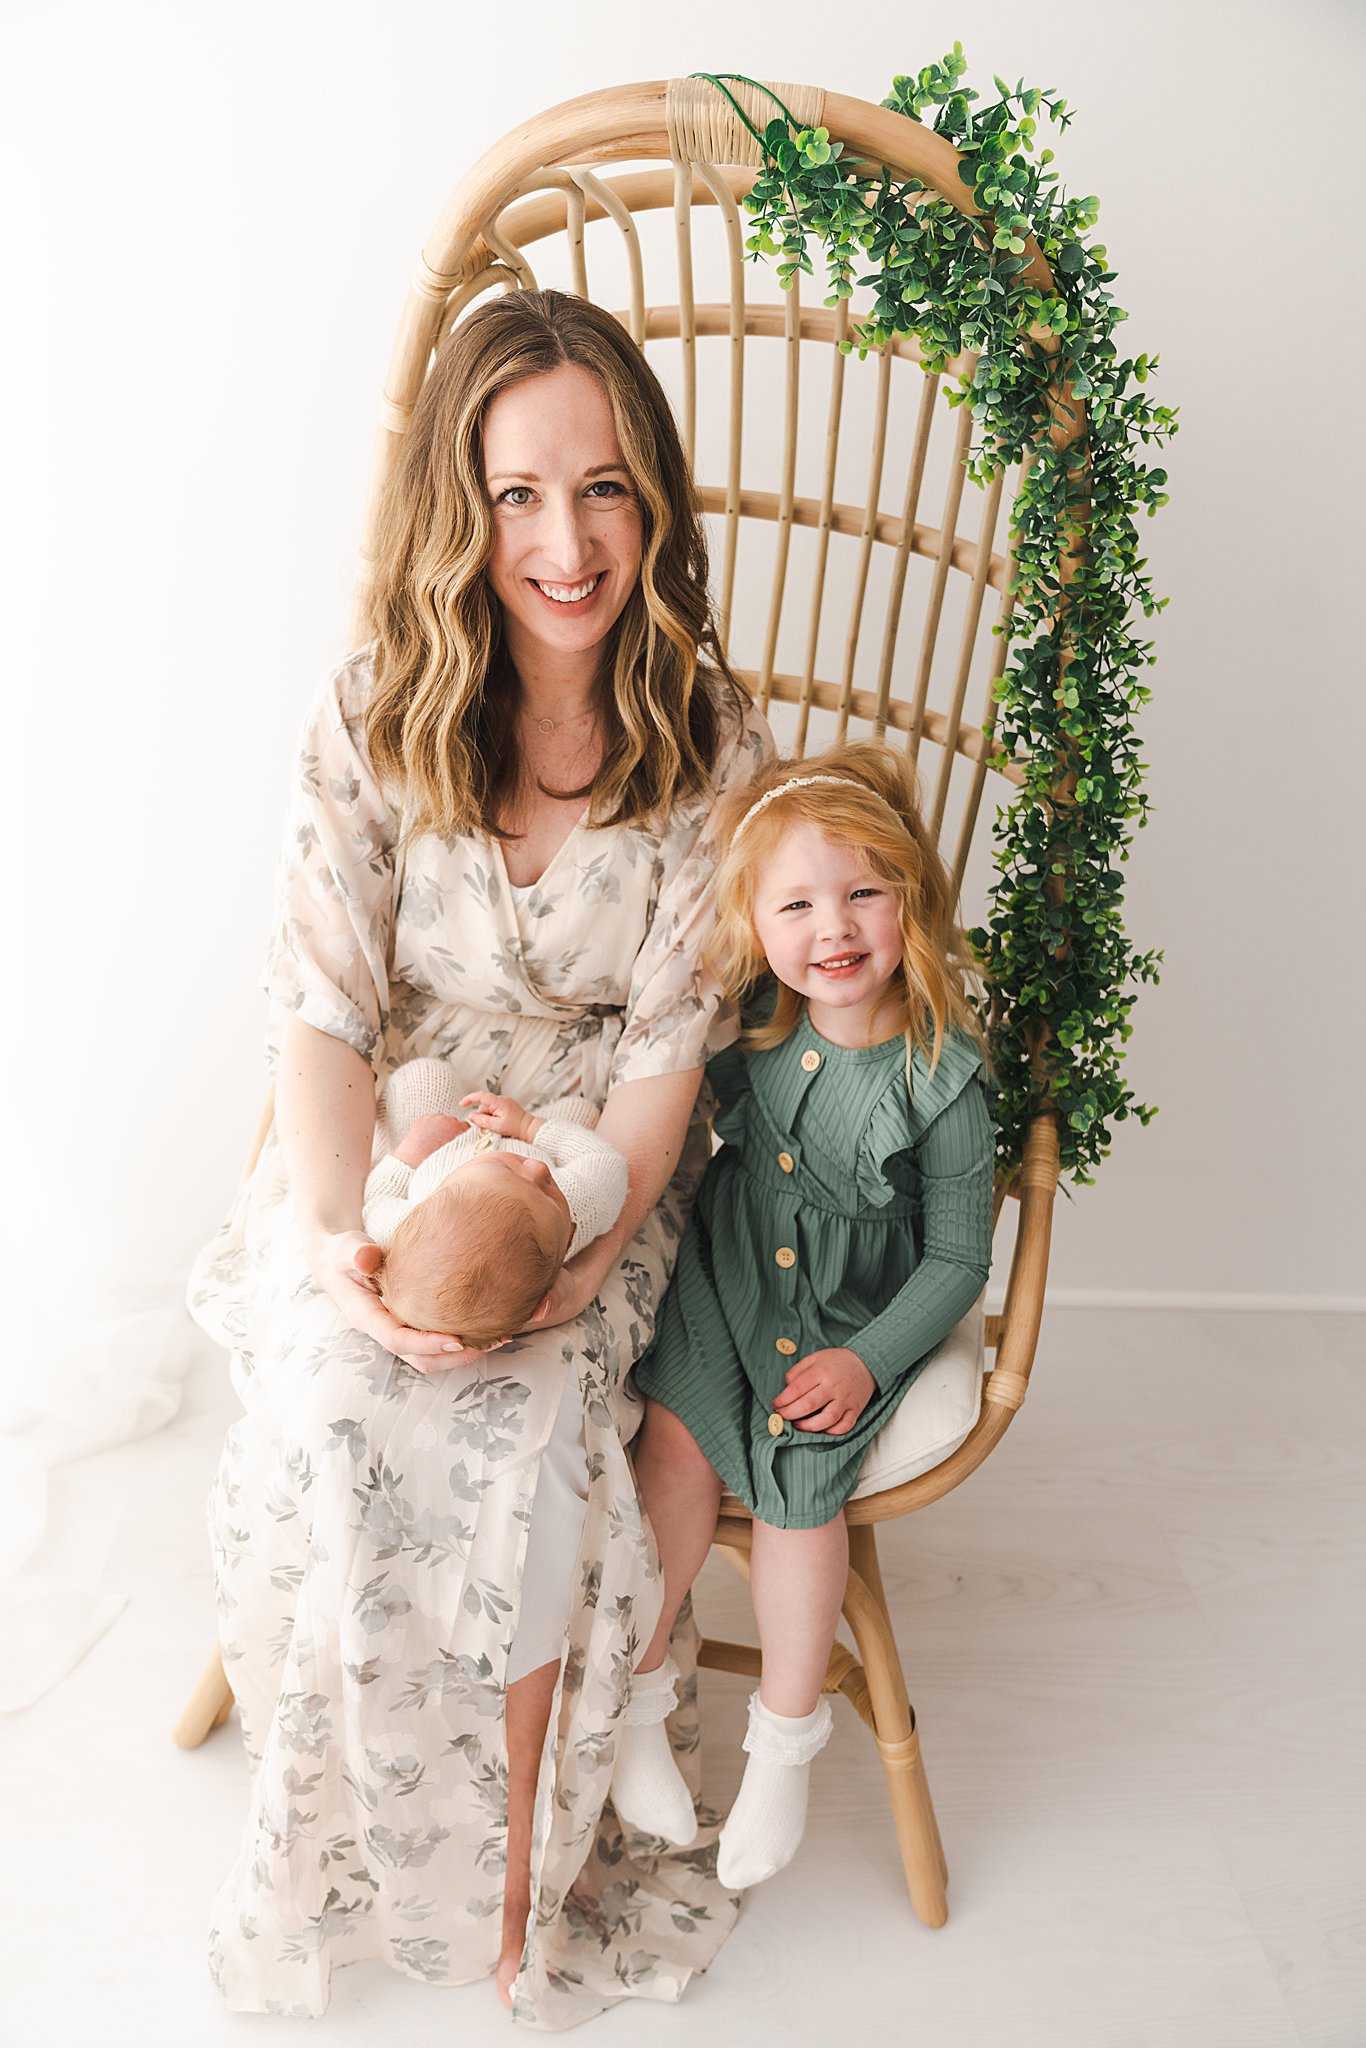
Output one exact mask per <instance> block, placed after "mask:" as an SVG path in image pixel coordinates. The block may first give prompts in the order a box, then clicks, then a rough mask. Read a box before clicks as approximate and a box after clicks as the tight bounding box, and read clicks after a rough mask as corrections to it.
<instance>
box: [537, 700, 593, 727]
mask: <svg viewBox="0 0 1366 2048" xmlns="http://www.w3.org/2000/svg"><path fill="white" fill-rule="evenodd" d="M596 709H597V707H596V705H593V704H590V705H589V707H588V709H587V710H586V711H571V712H570V713H569V715H568V717H567V718H538V719H536V720H534V721H533V722H534V724H535V727H536V730H537V732H545V733H550V732H558V731H559V729H560V727H561V726H562V725H571V724H572V723H573V721H574V720H575V719H576V718H591V717H592V716H593V714H594V712H595V711H596ZM522 716H523V718H530V717H531V713H530V712H529V711H527V710H525V709H524V710H523V712H522Z"/></svg>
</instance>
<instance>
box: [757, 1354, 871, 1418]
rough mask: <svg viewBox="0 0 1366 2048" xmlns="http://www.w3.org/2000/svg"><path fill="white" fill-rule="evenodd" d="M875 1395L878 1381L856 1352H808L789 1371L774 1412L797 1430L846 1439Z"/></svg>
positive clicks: (774, 1406)
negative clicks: (818, 1432) (813, 1431)
mask: <svg viewBox="0 0 1366 2048" xmlns="http://www.w3.org/2000/svg"><path fill="white" fill-rule="evenodd" d="M876 1392H877V1381H876V1380H875V1379H874V1378H873V1375H872V1374H871V1373H870V1372H869V1370H868V1368H867V1366H866V1365H865V1364H864V1362H863V1360H862V1359H861V1358H860V1357H859V1355H858V1353H857V1352H856V1351H846V1350H843V1349H841V1348H838V1347H837V1348H836V1349H834V1350H832V1351H808V1353H807V1355H806V1357H805V1358H799V1359H798V1360H797V1363H796V1364H795V1365H793V1366H790V1367H789V1368H788V1373H787V1384H786V1385H785V1386H784V1388H783V1391H782V1393H781V1394H779V1396H778V1398H777V1400H776V1401H775V1402H774V1403H773V1410H774V1413H775V1414H776V1415H781V1416H782V1418H783V1420H784V1421H785V1422H790V1423H791V1424H792V1427H793V1428H794V1429H805V1430H815V1429H818V1430H821V1431H822V1432H823V1433H824V1434H825V1435H826V1436H847V1435H848V1433H849V1431H850V1430H851V1429H852V1428H853V1426H854V1424H855V1423H856V1422H857V1421H858V1419H859V1417H860V1415H862V1413H863V1411H864V1409H865V1408H866V1407H867V1406H868V1403H869V1402H870V1401H871V1400H872V1398H873V1395H874V1394H875V1393H876Z"/></svg>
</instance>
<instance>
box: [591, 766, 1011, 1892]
mask: <svg viewBox="0 0 1366 2048" xmlns="http://www.w3.org/2000/svg"><path fill="white" fill-rule="evenodd" d="M719 836H720V840H721V843H722V844H723V845H726V846H727V849H728V850H727V852H726V855H725V857H724V858H723V860H722V863H721V866H720V868H719V870H718V873H717V878H716V888H717V923H716V929H715V934H714V937H713V941H712V947H711V959H712V964H713V966H714V968H715V971H716V973H717V975H718V976H719V978H720V980H721V982H722V983H723V985H724V987H725V989H726V991H727V993H728V995H730V996H731V997H732V998H733V999H734V1000H737V1001H739V1002H740V1003H741V1005H742V1019H743V1022H744V1024H745V1025H746V1026H747V1028H746V1029H745V1030H744V1031H743V1033H742V1036H741V1039H740V1042H739V1044H738V1045H736V1046H734V1047H732V1048H731V1049H730V1050H728V1051H727V1052H724V1053H722V1054H720V1055H719V1056H718V1057H717V1058H715V1059H713V1060H712V1061H711V1062H710V1063H709V1065H708V1067H707V1078H708V1080H709V1081H710V1083H711V1085H712V1088H713V1090H714V1092H715V1095H716V1099H717V1112H716V1129H717V1131H718V1132H719V1134H720V1135H721V1136H722V1137H723V1138H724V1139H725V1141H726V1142H725V1145H724V1147H723V1149H722V1150H721V1151H720V1152H719V1153H718V1154H717V1156H716V1157H715V1158H714V1159H713V1160H712V1161H711V1164H710V1166H709V1167H708V1170H707V1173H706V1176H705V1178H704V1180H703V1182H702V1186H701V1189H700V1191H699V1194H698V1199H697V1205H696V1208H695V1210H694V1213H693V1216H692V1218H691V1221H690V1223H689V1225H688V1228H687V1231H686V1233H685V1235H684V1238H683V1241H682V1244H681V1246H680V1249H679V1257H678V1265H677V1268H676V1271H675V1274H674V1278H673V1284H672V1286H671V1287H670V1289H669V1291H668V1293H667V1295H666V1296H665V1299H664V1301H663V1303H662V1305H661V1309H660V1314H659V1321H658V1323H657V1325H656V1329H655V1335H654V1340H653V1342H652V1344H651V1345H650V1348H649V1349H648V1350H647V1351H646V1353H645V1355H644V1357H643V1358H642V1360H641V1362H640V1364H639V1366H638V1367H637V1375H638V1379H639V1383H640V1385H641V1387H642V1388H643V1390H644V1391H645V1393H646V1394H647V1395H648V1396H649V1401H648V1405H647V1409H646V1415H645V1420H644V1422H643V1423H642V1426H641V1431H640V1434H639V1436H638V1437H637V1440H636V1449H635V1454H634V1456H635V1469H636V1477H637V1481H638V1483H639V1486H640V1490H641V1496H642V1498H643V1500H644V1503H645V1507H646V1510H647V1512H648V1514H649V1517H650V1521H651V1524H652V1526H653V1528H654V1533H655V1538H656V1541H657V1543H658V1546H659V1552H660V1558H661V1562H662V1564H663V1569H664V1588H665V1591H664V1609H663V1612H662V1614H661V1616H660V1620H659V1625H658V1627H657V1628H656V1630H655V1633H654V1635H653V1637H652V1638H651V1640H650V1642H649V1644H648V1645H647V1647H646V1649H645V1652H644V1654H643V1655H642V1656H641V1658H640V1660H639V1663H638V1666H637V1669H636V1672H635V1674H634V1677H633V1680H632V1690H631V1697H630V1700H629V1702H628V1704H627V1707H626V1709H625V1712H624V1715H623V1720H624V1723H625V1725H624V1727H623V1730H622V1736H621V1739H620V1741H619V1743H618V1749H617V1758H616V1764H615V1768H614V1775H613V1781H612V1798H613V1802H614V1804H615V1806H616V1810H617V1813H618V1815H619V1817H620V1818H621V1819H622V1820H624V1821H626V1822H628V1823H630V1824H631V1825H633V1826H636V1827H640V1828H643V1829H646V1830H648V1831H649V1832H650V1833H653V1834H658V1835H662V1836H664V1837H665V1838H666V1839H667V1840H669V1841H672V1842H675V1843H677V1844H680V1845H682V1844H685V1843H687V1842H690V1841H691V1840H692V1838H693V1835H694V1833H695V1831H696V1820H695V1817H694V1813H693V1808H692V1802H691V1799H690V1797H689V1794H688V1791H687V1787H686V1786H685V1784H684V1782H683V1779H682V1777H681V1776H680V1774H679V1772H678V1770H677V1768H676V1766H675V1764H674V1762H673V1758H672V1754H671V1751H670V1747H669V1742H668V1736H667V1732H666V1729H665V1727H664V1720H665V1716H666V1715H667V1714H668V1713H669V1712H670V1711H671V1709H672V1707H673V1705H674V1691H673V1680H674V1677H675V1675H676V1674H675V1671H674V1667H673V1665H672V1663H671V1661H669V1660H668V1659H667V1657H666V1650H667V1645H668V1639H669V1634H670V1631H671V1629H672V1627H673V1624H674V1620H675V1618H676V1616H677V1613H678V1610H679V1607H680V1605H681V1603H682V1600H683V1597H684V1595H685V1594H686V1592H687V1590H688V1588H689V1586H690V1585H691V1583H692V1580H693V1578H694V1576H695V1574H696V1572H697V1571H698V1569H699V1567H700V1566H701V1564H702V1561H703V1559H704V1558H705V1556H706V1554H707V1549H708V1546H709V1544H710V1542H711V1537H712V1534H713V1531H714V1529H715V1525H716V1515H717V1509H718V1505H719V1501H720V1494H721V1487H722V1484H723V1483H724V1484H725V1485H726V1486H728V1487H729V1488H730V1489H731V1491H732V1492H733V1493H735V1494H738V1495H739V1497H740V1499H741V1500H743V1501H744V1502H745V1504H746V1506H747V1507H748V1508H749V1509H750V1510H751V1512H752V1514H753V1516H754V1541H753V1552H752V1581H751V1582H752V1589H753V1596H754V1610H755V1615H756V1617H757V1620H758V1624H759V1637H760V1642H761V1645H762V1652H763V1664H762V1672H761V1676H760V1680H759V1688H758V1691H757V1692H755V1693H754V1694H753V1695H752V1697H751V1699H750V1703H749V1732H748V1734H747V1736H746V1738H745V1745H744V1746H745V1748H746V1750H747V1751H748V1752H749V1760H748V1763H747V1764H746V1767H745V1776H744V1780H743V1783H742V1784H741V1787H740V1792H739V1796H738V1798H737V1799H736V1802H735V1805H734V1807H733V1808H732V1810H731V1814H730V1817H729V1819H728V1820H727V1822H726V1824H725V1827H724V1828H723V1830H722V1832H721V1838H720V1849H719V1857H718V1862H717V1874H718V1876H719V1877H720V1879H721V1881H722V1883H723V1884H726V1885H728V1886H730V1887H732V1888H734V1889H739V1888H740V1887H742V1886H745V1885H750V1884H756V1883H758V1882H759V1880H760V1879H762V1878H765V1877H769V1876H771V1875H772V1874H773V1872H774V1871H777V1870H781V1869H782V1867H783V1865H784V1864H785V1863H787V1862H789V1861H790V1860H791V1858H792V1856H793V1855H794V1854H795V1852H796V1848H797V1845H798V1843H799V1842H800V1840H801V1836H802V1830H803V1827H804V1825H805V1821H806V1798H807V1777H808V1768H807V1767H808V1766H809V1764H810V1761H811V1759H812V1757H813V1756H814V1755H815V1754H816V1752H817V1751H818V1750H819V1749H820V1748H821V1747H822V1746H823V1745H824V1743H825V1741H826V1739H827V1737H828V1735H829V1732H830V1723H831V1714H830V1703H829V1701H828V1700H827V1699H826V1698H825V1697H824V1695H823V1694H822V1691H821V1686H822V1682H823V1680H824V1677H825V1671H826V1664H827V1660H828V1657H829V1654H830V1648H831V1645H832V1643H833V1641H834V1635H835V1624H836V1622H837V1621H838V1619H839V1614H840V1607H841V1603H842V1600H843V1595H844V1588H845V1580H846V1577H847V1573H848V1561H849V1544H848V1532H847V1529H846V1526H845V1522H844V1516H843V1505H844V1502H845V1501H846V1500H847V1499H848V1497H849V1495H850V1493H851V1492H852V1491H853V1489H854V1487H855V1485H856V1484H857V1482H858V1474H859V1466H860V1464H861V1463H862V1460H863V1454H864V1451H865V1450H866V1448H867V1446H868V1443H869V1441H870V1439H871V1438H872V1437H873V1436H874V1435H875V1434H876V1432H877V1431H878V1430H879V1429H881V1428H882V1425H883V1424H884V1423H885V1422H886V1420H887V1418H888V1416H889V1415H890V1414H891V1412H892V1410H893V1409H894V1408H895V1406H896V1404H897V1402H898V1401H899V1400H900V1399H901V1397H902V1395H903V1394H904V1393H905V1392H906V1389H907V1388H908V1387H909V1386H910V1384H911V1382H912V1381H913V1380H914V1379H915V1377H916V1375H917V1374H918V1373H919V1372H920V1371H921V1370H922V1368H923V1367H924V1366H925V1365H927V1364H928V1363H929V1361H930V1358H931V1357H932V1355H933V1354H934V1352H935V1350H936V1349H937V1347H938V1346H939V1345H940V1344H941V1343H942V1341H943V1339H944V1338H945V1337H946V1336H947V1335H948V1333H949V1331H950V1330H951V1329H952V1328H953V1326H954V1324H955V1323H956V1322H958V1321H959V1319H960V1318H961V1317H962V1316H963V1315H964V1314H966V1312H967V1310H968V1309H969V1308H970V1307H971V1306H972V1304H973V1302H974V1301H976V1299H977V1297H978V1295H979V1294H980V1293H981V1291H982V1288H983V1286H984V1285H985V1283H986V1278H987V1272H988V1269H989V1267H990V1263H991V1207H992V1180H993V1169H994V1151H995V1146H994V1136H993V1128H992V1119H991V1115H990V1112H989V1108H988V1101H987V1088H988V1086H989V1085H990V1083H989V1080H988V1075H987V1069H986V1061H985V1044H984V1040H983V1037H982V1033H981V1029H980V1026H979V1024H978V1022H977V1017H976V1014H975V1012H974V1010H973V1009H972V1007H971V1005H970V1003H969V1001H968V997H967V983H968V978H969V977H970V976H971V975H972V973H973V964H972V958H971V954H970V953H969V951H968V948H967V944H966V941H965V939H964V938H963V935H962V932H961V930H960V928H959V926H958V925H957V923H956V922H955V918H954V903H953V890H952V886H951V884H950V881H949V878H948V876H947V874H946V872H945V870H944V867H943V864H942V862H941V861H940V858H939V855H938V852H937V851H936V849H935V847H934V844H933V842H932V841H931V839H930V837H929V835H928V833H927V832H926V830H925V827H924V826H923V824H922V823H921V820H920V813H919V804H918V800H917V792H916V787H915V777H914V772H913V770H911V769H910V768H909V766H908V764H906V763H905V761H904V759H903V757H901V756H899V755H897V754H894V753H892V751H891V750H890V749H889V748H887V747H884V746H881V745H874V744H871V743H864V744H858V745H848V746H844V747H841V748H838V749H836V750H834V751H832V752H830V753H828V754H826V755H824V756H822V757H821V758H819V759H818V760H814V761H809V762H775V763H772V764H770V765H769V766H768V767H767V768H766V769H764V770H763V771H762V772H761V774H760V775H759V777H758V778H757V780H756V781H755V782H754V783H753V784H752V785H751V786H750V787H749V788H748V789H746V790H744V791H742V792H740V794H739V796H738V798H737V799H736V800H734V801H733V802H732V804H731V806H730V810H729V815H728V816H726V817H725V818H723V819H722V821H721V831H720V835H719Z"/></svg>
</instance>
